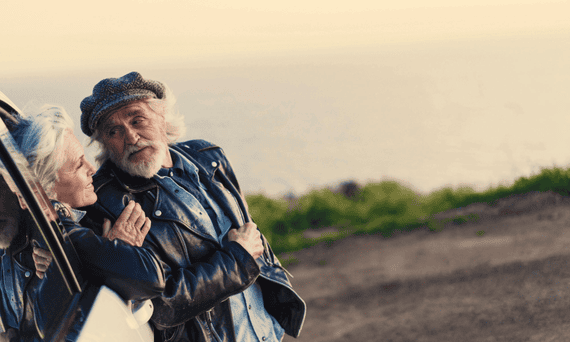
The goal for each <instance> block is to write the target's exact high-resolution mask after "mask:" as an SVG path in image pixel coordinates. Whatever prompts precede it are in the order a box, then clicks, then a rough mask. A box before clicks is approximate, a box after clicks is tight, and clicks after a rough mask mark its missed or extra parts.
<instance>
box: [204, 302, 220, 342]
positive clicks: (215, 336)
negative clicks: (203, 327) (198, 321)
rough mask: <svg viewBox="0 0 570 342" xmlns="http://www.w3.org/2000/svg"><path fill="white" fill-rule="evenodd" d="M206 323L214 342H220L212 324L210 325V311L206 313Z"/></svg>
mask: <svg viewBox="0 0 570 342" xmlns="http://www.w3.org/2000/svg"><path fill="white" fill-rule="evenodd" d="M206 321H207V322H208V328H209V329H210V331H211V332H212V335H213V336H214V338H215V339H216V341H218V342H222V339H221V338H220V336H219V335H218V333H217V332H216V330H214V324H212V309H210V310H208V311H206Z"/></svg>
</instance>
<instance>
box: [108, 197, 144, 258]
mask: <svg viewBox="0 0 570 342" xmlns="http://www.w3.org/2000/svg"><path fill="white" fill-rule="evenodd" d="M149 230H150V219H149V218H148V217H146V215H145V214H144V211H143V210H142V208H141V206H140V204H138V203H135V201H130V202H129V204H128V205H127V206H126V207H125V209H123V212H122V213H121V215H120V216H119V218H118V219H117V222H115V225H114V226H113V228H111V221H109V220H108V219H105V223H104V224H103V237H106V238H107V239H109V240H111V241H113V240H115V239H120V240H123V241H124V242H126V243H128V244H129V245H131V246H137V247H141V246H142V244H143V241H144V238H145V237H146V234H148V232H149Z"/></svg>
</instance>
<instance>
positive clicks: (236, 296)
mask: <svg viewBox="0 0 570 342" xmlns="http://www.w3.org/2000/svg"><path fill="white" fill-rule="evenodd" d="M173 103H174V98H173V96H172V95H171V93H170V92H169V90H168V88H167V87H166V86H165V85H164V84H162V83H160V82H157V81H152V80H147V79H144V78H143V77H142V76H141V75H140V74H139V73H137V72H132V73H129V74H127V75H125V76H123V77H120V78H108V79H104V80H102V81H101V82H99V83H98V84H97V85H96V86H95V87H94V88H93V94H92V95H91V96H88V97H86V98H85V99H84V100H83V101H82V102H81V111H82V113H81V129H82V130H83V132H84V133H85V134H87V135H88V136H90V137H91V138H92V141H94V142H96V143H98V144H99V146H100V148H101V153H100V155H99V156H98V157H97V160H98V162H100V163H102V165H101V167H100V168H99V170H98V171H97V173H96V175H95V176H94V177H93V178H94V185H95V190H96V192H97V195H98V201H97V203H95V204H94V205H93V206H91V207H89V208H86V209H87V211H88V217H89V219H91V220H92V221H93V224H102V220H103V218H104V217H108V218H110V219H111V220H115V219H116V217H117V216H118V214H119V213H120V211H121V210H122V208H123V206H124V204H123V203H124V200H125V199H134V200H135V201H136V202H138V203H140V204H141V206H142V208H143V210H144V211H145V213H146V215H147V217H149V218H150V219H151V221H152V228H151V230H150V232H149V234H148V235H147V237H146V240H145V246H146V247H148V248H150V249H151V250H152V251H153V252H154V253H155V255H156V256H157V258H158V259H159V260H161V262H162V263H163V267H164V269H165V272H166V276H167V278H166V289H165V292H164V294H163V296H161V297H158V298H156V299H155V300H153V303H154V304H155V310H154V314H153V316H152V319H151V320H152V322H153V323H154V325H155V327H156V330H157V331H156V333H155V335H160V337H161V338H162V339H163V340H168V341H186V340H188V341H280V340H282V338H283V335H284V333H287V334H289V335H291V336H294V337H297V336H298V335H299V333H300V331H301V327H302V325H303V321H304V318H305V310H306V307H305V303H304V302H303V300H302V299H301V298H300V297H299V296H298V295H297V294H296V293H295V292H294V291H293V289H292V287H291V284H290V282H289V280H288V278H287V275H286V271H285V269H284V268H283V267H282V266H281V264H280V263H279V261H278V259H277V257H276V256H275V255H274V254H273V252H272V251H271V248H270V247H269V245H268V244H267V240H266V239H265V238H264V237H263V236H262V235H261V234H260V233H259V230H258V229H257V226H256V225H255V223H253V222H252V221H251V218H250V216H249V213H248V211H247V204H246V202H245V200H244V197H243V195H242V193H241V191H240V188H239V185H238V182H237V179H236V176H235V174H234V172H233V170H232V167H231V165H230V163H229V161H228V160H227V158H226V157H225V155H224V152H223V151H222V149H221V148H220V147H218V146H216V145H213V144H211V143H209V142H206V141H203V140H191V141H187V142H184V143H176V142H175V141H176V139H178V138H179V137H180V135H181V134H182V132H183V124H182V123H181V120H180V117H179V116H177V113H176V112H175V111H173V110H172V108H173Z"/></svg>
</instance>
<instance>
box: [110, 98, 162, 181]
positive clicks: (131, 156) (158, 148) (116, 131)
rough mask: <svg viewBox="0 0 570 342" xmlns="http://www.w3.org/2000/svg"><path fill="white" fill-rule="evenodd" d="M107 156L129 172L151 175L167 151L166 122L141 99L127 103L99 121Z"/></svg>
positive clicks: (148, 176)
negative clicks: (102, 120)
mask: <svg viewBox="0 0 570 342" xmlns="http://www.w3.org/2000/svg"><path fill="white" fill-rule="evenodd" d="M99 127H100V130H101V136H102V140H103V144H104V145H105V147H106V148H107V149H108V150H109V152H110V154H111V160H112V161H113V162H114V163H115V164H116V165H117V166H118V167H120V168H121V169H123V170H124V171H126V172H127V173H129V174H131V175H133V176H141V177H145V178H151V177H152V176H153V175H154V174H156V173H157V172H158V170H160V168H161V166H162V164H163V161H164V159H165V157H166V153H168V144H167V137H166V123H165V121H164V118H163V117H162V116H161V115H158V114H157V113H155V112H154V111H153V110H152V109H151V108H150V106H149V105H148V104H147V103H146V102H144V101H136V102H133V103H130V104H127V105H125V106H123V107H121V108H119V109H118V110H116V111H115V112H113V113H111V115H110V116H109V117H108V118H107V119H106V120H104V122H102V123H101V124H100V126H99Z"/></svg>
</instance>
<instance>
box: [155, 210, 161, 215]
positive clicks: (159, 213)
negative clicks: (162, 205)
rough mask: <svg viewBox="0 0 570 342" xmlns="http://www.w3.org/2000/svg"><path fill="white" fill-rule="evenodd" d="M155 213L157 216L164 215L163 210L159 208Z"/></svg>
mask: <svg viewBox="0 0 570 342" xmlns="http://www.w3.org/2000/svg"><path fill="white" fill-rule="evenodd" d="M154 214H155V215H156V216H160V215H162V211H160V210H157V211H155V212H154Z"/></svg>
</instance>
